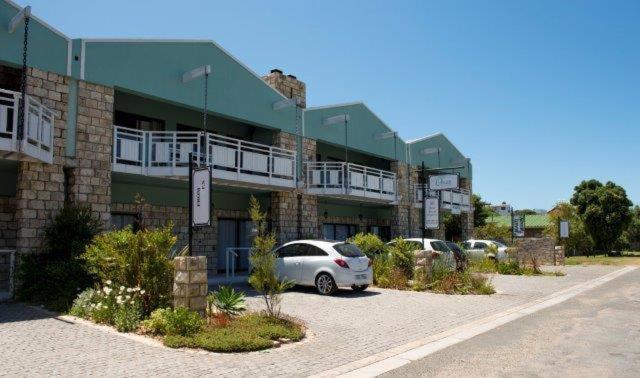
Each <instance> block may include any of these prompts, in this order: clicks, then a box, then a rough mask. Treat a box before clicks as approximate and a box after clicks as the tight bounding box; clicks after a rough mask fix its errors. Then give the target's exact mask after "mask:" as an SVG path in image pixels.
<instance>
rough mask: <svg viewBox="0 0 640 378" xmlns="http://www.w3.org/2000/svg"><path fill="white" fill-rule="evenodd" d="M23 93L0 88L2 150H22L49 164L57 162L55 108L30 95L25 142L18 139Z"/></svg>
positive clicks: (25, 126) (26, 106)
mask: <svg viewBox="0 0 640 378" xmlns="http://www.w3.org/2000/svg"><path fill="white" fill-rule="evenodd" d="M19 104H20V93H19V92H15V91H8V90H5V89H0V151H6V152H21V153H23V154H25V155H27V156H30V157H32V158H34V159H37V160H40V161H43V162H45V163H52V162H53V128H54V122H55V116H54V113H53V111H52V110H50V109H49V108H47V107H46V106H44V105H42V104H41V103H40V102H39V101H38V100H36V99H35V98H34V97H31V96H27V97H26V104H25V109H24V111H25V113H24V129H23V134H22V142H20V138H18V107H19Z"/></svg>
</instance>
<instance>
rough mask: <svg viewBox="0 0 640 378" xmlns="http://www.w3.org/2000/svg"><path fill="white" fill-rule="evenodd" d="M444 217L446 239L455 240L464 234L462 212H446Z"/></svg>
mask: <svg viewBox="0 0 640 378" xmlns="http://www.w3.org/2000/svg"><path fill="white" fill-rule="evenodd" d="M442 218H443V219H442V221H443V224H444V237H445V239H447V240H453V239H454V238H456V237H459V236H460V235H462V217H461V216H460V214H451V213H444V215H443V217H442Z"/></svg>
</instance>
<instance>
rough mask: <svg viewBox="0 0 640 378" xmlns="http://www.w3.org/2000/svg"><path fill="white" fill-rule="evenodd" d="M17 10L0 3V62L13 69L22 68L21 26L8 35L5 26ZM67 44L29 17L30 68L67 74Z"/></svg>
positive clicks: (57, 35)
mask: <svg viewBox="0 0 640 378" xmlns="http://www.w3.org/2000/svg"><path fill="white" fill-rule="evenodd" d="M18 11H19V9H18V8H16V7H15V6H13V5H12V4H10V3H8V2H6V1H0V61H4V62H5V63H9V64H11V65H14V66H22V41H23V39H24V23H21V24H20V25H19V26H18V28H17V29H16V30H15V31H14V32H13V33H11V34H9V32H8V31H7V27H8V25H9V21H10V20H11V19H12V18H13V16H15V15H16V14H17V13H18ZM70 43H71V42H70V40H69V39H67V38H66V37H64V36H62V35H60V34H58V33H56V32H54V31H53V30H51V29H49V28H47V27H46V26H45V25H44V24H42V23H41V22H39V21H38V20H36V19H34V18H33V17H32V18H31V20H30V22H29V50H28V51H29V57H28V59H29V60H28V64H29V66H31V67H36V68H38V69H41V70H44V71H50V72H55V73H58V74H61V75H66V74H67V62H68V46H69V44H70Z"/></svg>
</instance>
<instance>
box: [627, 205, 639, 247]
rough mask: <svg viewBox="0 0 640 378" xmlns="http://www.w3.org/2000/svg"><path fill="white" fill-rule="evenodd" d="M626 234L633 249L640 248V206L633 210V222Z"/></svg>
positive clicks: (630, 223)
mask: <svg viewBox="0 0 640 378" xmlns="http://www.w3.org/2000/svg"><path fill="white" fill-rule="evenodd" d="M624 233H625V236H626V239H627V241H628V242H629V245H630V247H631V248H640V206H638V205H636V206H634V208H633V210H631V221H630V222H629V227H627V230H626V231H625V232H624Z"/></svg>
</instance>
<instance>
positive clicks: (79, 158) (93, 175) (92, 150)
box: [69, 81, 113, 226]
mask: <svg viewBox="0 0 640 378" xmlns="http://www.w3.org/2000/svg"><path fill="white" fill-rule="evenodd" d="M112 125H113V88H110V87H105V86H102V85H98V84H92V83H89V82H86V81H80V82H79V83H78V116H77V126H76V162H77V163H76V167H73V168H71V170H70V172H69V173H70V174H69V200H70V201H71V202H72V203H76V204H85V205H88V206H89V207H90V208H91V210H92V211H93V212H94V213H96V214H97V216H98V217H99V218H100V219H101V220H102V221H103V222H104V223H105V226H108V225H109V223H110V220H111V153H112V152H111V151H112V150H111V148H112V145H113V126H112Z"/></svg>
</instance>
